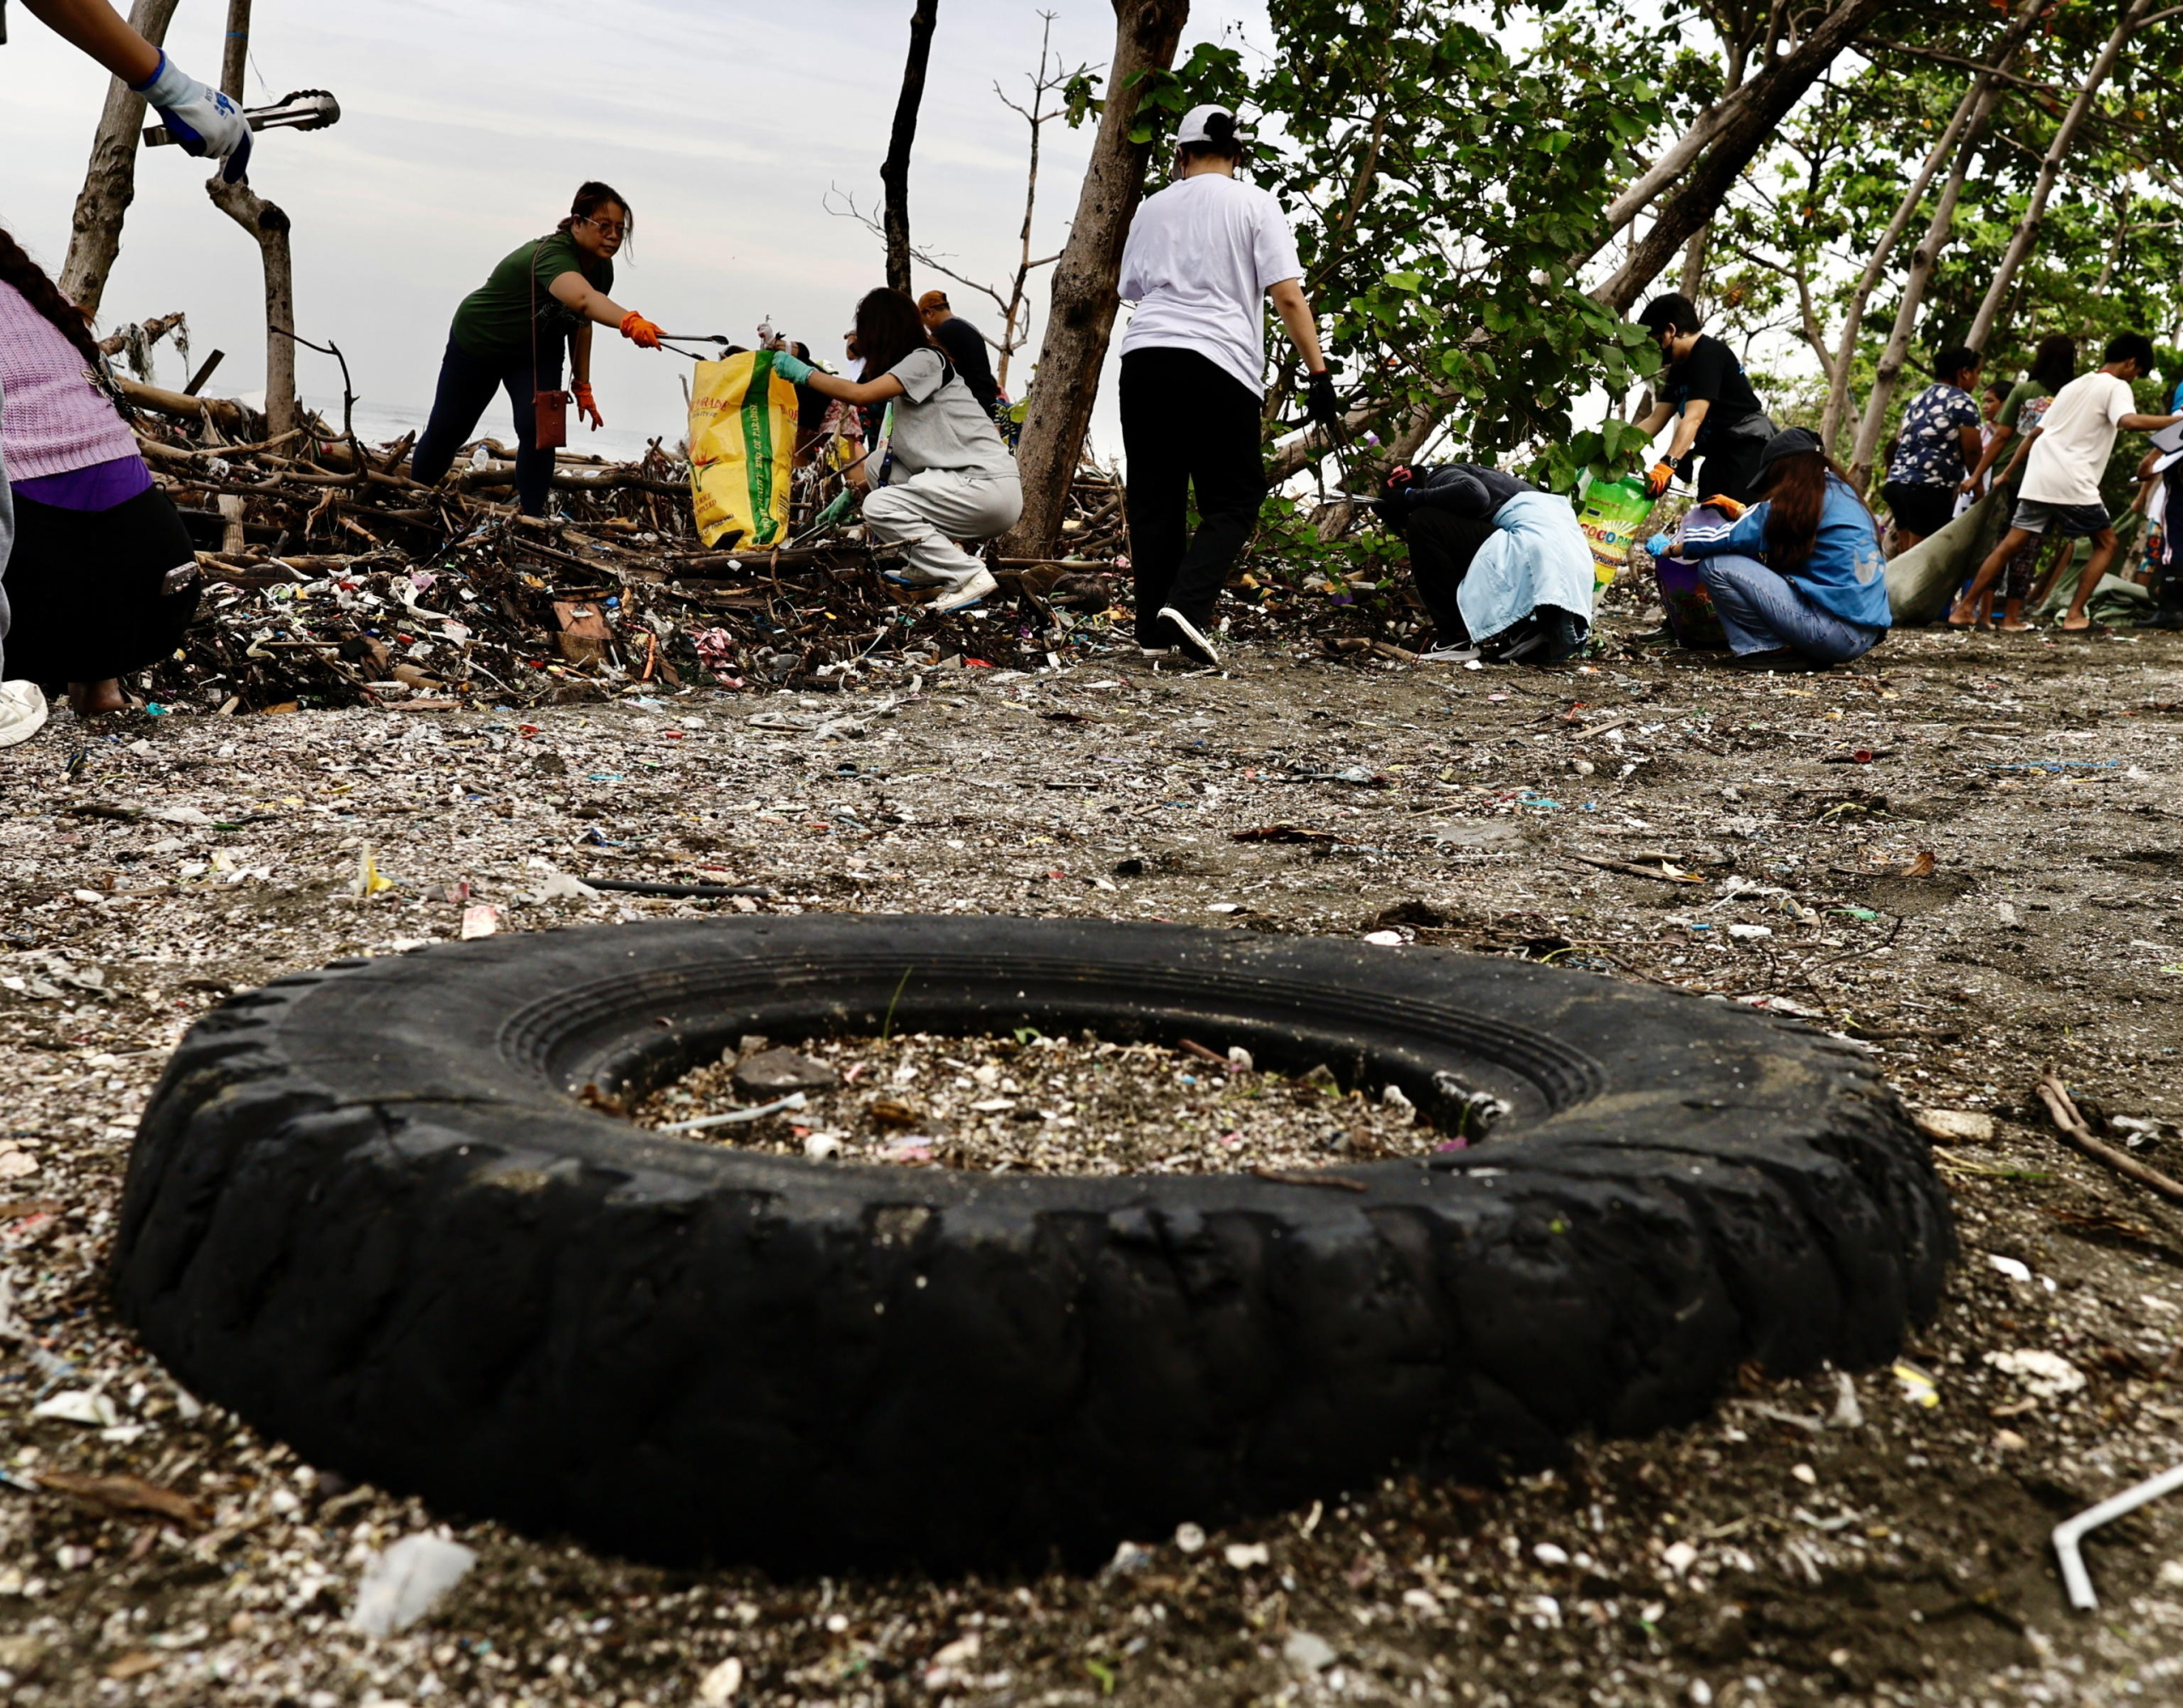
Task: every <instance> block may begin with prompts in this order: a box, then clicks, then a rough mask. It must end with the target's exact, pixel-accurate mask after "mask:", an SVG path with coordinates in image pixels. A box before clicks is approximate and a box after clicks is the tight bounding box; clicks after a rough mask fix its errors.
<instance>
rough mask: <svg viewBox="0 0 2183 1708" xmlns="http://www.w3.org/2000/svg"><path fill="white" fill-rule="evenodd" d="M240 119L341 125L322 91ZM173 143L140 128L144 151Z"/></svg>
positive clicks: (152, 128)
mask: <svg viewBox="0 0 2183 1708" xmlns="http://www.w3.org/2000/svg"><path fill="white" fill-rule="evenodd" d="M0 3H4V0H0ZM242 116H243V117H244V118H245V119H247V120H249V122H250V128H251V129H252V130H324V129H325V128H326V127H327V125H329V124H339V123H340V122H341V103H340V102H339V101H336V100H335V99H334V98H333V96H331V95H329V94H327V92H326V90H322V89H299V90H296V92H295V93H294V94H292V95H284V96H281V98H280V99H279V100H278V101H275V102H274V103H273V104H272V105H271V106H270V107H245V108H244V109H243V113H242ZM173 141H174V136H173V133H172V132H171V131H170V130H168V129H167V127H166V126H165V125H164V124H148V125H146V126H145V127H144V146H145V147H146V148H165V147H166V145H167V144H168V143H170V142H173Z"/></svg>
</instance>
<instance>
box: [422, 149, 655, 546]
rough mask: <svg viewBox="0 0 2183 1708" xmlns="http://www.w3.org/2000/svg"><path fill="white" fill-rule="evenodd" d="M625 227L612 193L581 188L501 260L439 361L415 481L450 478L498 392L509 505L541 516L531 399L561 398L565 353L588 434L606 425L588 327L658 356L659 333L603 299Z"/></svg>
mask: <svg viewBox="0 0 2183 1708" xmlns="http://www.w3.org/2000/svg"><path fill="white" fill-rule="evenodd" d="M630 223H631V222H630V218H629V206H628V203H627V202H625V201H623V200H622V198H621V196H620V194H617V192H616V191H615V190H614V189H613V188H611V187H610V186H608V185H605V184H601V183H588V184H586V185H584V186H583V187H582V188H581V189H579V190H578V191H577V192H576V200H575V202H574V203H573V204H572V205H571V206H570V209H569V217H567V218H566V219H565V220H563V221H562V222H561V223H560V224H559V225H558V226H556V227H555V228H554V229H553V232H552V233H551V234H549V235H547V236H545V237H541V238H539V239H536V240H535V241H532V242H530V243H526V244H524V246H523V247H522V248H520V249H518V250H516V251H514V252H512V253H511V254H510V255H508V256H507V258H505V259H503V260H502V261H501V264H500V265H499V266H497V267H495V268H494V269H493V275H492V277H490V278H489V279H488V280H486V281H485V282H484V284H483V285H481V286H479V287H478V288H477V289H476V290H474V291H472V292H471V293H470V294H469V295H468V296H466V297H465V298H463V299H462V304H461V306H460V307H459V308H457V309H456V310H455V325H454V327H452V328H451V329H450V331H449V333H448V340H447V354H446V355H445V356H443V357H442V358H441V359H440V384H439V391H438V393H437V396H435V397H433V399H432V416H431V420H430V421H428V422H426V426H425V431H424V433H423V435H422V436H421V437H420V438H419V439H418V441H417V449H415V451H414V452H413V453H412V454H411V455H410V459H409V473H410V476H411V478H413V479H416V480H420V481H422V482H424V483H426V485H427V486H430V485H431V484H432V483H434V482H436V481H437V480H438V479H439V478H440V477H441V476H443V475H444V474H445V473H446V472H448V469H449V466H450V465H452V464H453V462H454V461H455V453H456V452H457V451H459V450H460V449H462V445H463V442H464V441H465V440H466V439H467V438H469V437H470V435H471V434H472V432H474V431H477V427H478V417H479V416H481V415H483V414H484V413H485V406H486V405H487V404H489V403H490V402H492V401H493V393H494V392H495V391H499V390H500V389H501V388H502V387H503V386H505V387H506V388H507V394H508V399H509V401H510V402H512V403H513V404H514V405H515V438H516V454H515V489H516V501H517V504H518V507H520V508H521V510H522V511H523V513H524V515H526V516H543V515H544V514H545V513H546V494H547V489H549V488H550V487H551V486H552V485H553V452H552V451H550V450H541V449H539V447H538V445H537V443H536V439H537V424H538V414H537V407H536V401H535V400H536V396H537V394H538V393H539V392H541V391H559V390H560V389H561V350H562V348H563V346H566V347H567V349H568V352H569V362H570V373H571V375H572V377H573V379H574V382H575V388H576V408H578V409H579V410H581V411H582V413H583V414H587V415H588V416H590V417H591V427H592V431H594V432H597V431H599V428H601V427H603V426H605V425H606V424H605V421H604V420H601V419H600V416H599V404H598V402H597V400H596V399H594V397H593V396H592V393H591V329H592V327H594V325H596V326H610V327H618V328H619V329H620V331H621V333H622V337H623V338H626V339H630V340H631V341H632V342H634V343H635V344H639V345H640V346H641V347H642V348H644V349H646V350H657V349H658V348H659V328H658V327H656V326H654V325H653V324H652V323H651V321H648V320H646V318H645V317H644V316H642V315H640V314H635V313H633V312H631V311H629V310H625V309H624V308H622V306H621V304H618V303H617V302H616V301H615V300H614V299H613V298H611V297H610V296H608V295H607V294H606V293H607V292H608V291H610V290H611V289H612V288H613V285H614V257H615V255H616V254H617V252H619V251H620V249H621V247H622V240H624V239H625V238H627V237H628V234H629V226H630Z"/></svg>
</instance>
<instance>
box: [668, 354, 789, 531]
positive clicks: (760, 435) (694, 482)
mask: <svg viewBox="0 0 2183 1708" xmlns="http://www.w3.org/2000/svg"><path fill="white" fill-rule="evenodd" d="M795 447H796V387H795V386H793V385H790V384H789V383H788V381H787V380H785V379H782V378H781V377H780V375H779V374H778V373H774V372H773V352H772V351H771V350H744V351H742V352H741V353H739V354H738V355H735V356H729V357H727V359H726V360H724V361H721V362H699V363H698V371H697V373H696V374H695V375H694V376H693V377H692V379H691V381H690V501H691V505H692V507H693V509H694V510H695V511H696V512H697V519H698V537H699V538H700V539H702V540H703V541H704V542H705V544H706V545H708V546H719V545H721V544H723V543H725V544H726V545H727V547H728V548H729V549H731V550H734V549H738V548H741V547H764V546H779V545H782V544H785V542H786V540H787V536H788V489H789V474H790V461H791V459H792V454H793V452H794V450H795Z"/></svg>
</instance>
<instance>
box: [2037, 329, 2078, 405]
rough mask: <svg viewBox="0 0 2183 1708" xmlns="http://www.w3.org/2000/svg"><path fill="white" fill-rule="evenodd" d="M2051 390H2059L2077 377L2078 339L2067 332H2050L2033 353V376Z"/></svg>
mask: <svg viewBox="0 0 2183 1708" xmlns="http://www.w3.org/2000/svg"><path fill="white" fill-rule="evenodd" d="M2030 377H2031V378H2032V379H2034V380H2035V381H2036V382H2037V383H2038V384H2039V385H2044V386H2045V387H2046V388H2047V390H2048V391H2060V390H2061V389H2062V388H2063V387H2064V385H2068V384H2069V383H2070V381H2071V380H2072V379H2076V377H2077V341H2076V339H2073V338H2071V337H2070V335H2069V334H2068V333H2059V332H2055V333H2047V336H2046V337H2044V338H2042V339H2040V340H2039V348H2038V349H2037V350H2034V351H2033V352H2032V355H2031V376H2030Z"/></svg>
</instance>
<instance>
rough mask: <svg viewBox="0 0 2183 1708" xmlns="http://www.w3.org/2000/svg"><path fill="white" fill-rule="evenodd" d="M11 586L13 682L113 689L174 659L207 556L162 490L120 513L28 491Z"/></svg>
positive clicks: (18, 513) (18, 516)
mask: <svg viewBox="0 0 2183 1708" xmlns="http://www.w3.org/2000/svg"><path fill="white" fill-rule="evenodd" d="M177 570H181V571H183V572H184V573H182V574H180V575H174V572H175V571H177ZM171 575H173V576H174V580H175V582H177V586H176V588H175V589H174V591H172V592H168V591H166V583H167V580H168V577H169V576H171ZM6 585H7V589H8V602H9V605H12V606H13V607H14V625H13V627H11V628H9V631H8V674H9V675H10V676H16V677H20V678H22V679H24V680H28V681H32V682H37V683H39V684H41V685H43V686H54V685H55V684H59V683H63V682H103V681H105V680H107V678H108V677H110V676H125V675H128V674H129V673H130V671H131V670H141V669H143V668H144V667H145V666H146V665H148V664H150V663H154V662H155V661H157V660H158V659H160V658H163V657H165V656H166V655H167V654H168V653H170V652H171V651H174V649H175V647H176V646H177V643H179V642H180V640H181V639H182V630H183V629H185V628H188V626H189V619H190V618H191V617H194V616H195V615H196V612H197V596H198V592H199V588H198V576H197V550H196V547H195V545H194V543H193V542H192V541H191V540H190V537H189V530H188V528H186V527H184V526H183V525H182V518H181V516H180V515H179V514H178V513H177V512H176V510H175V507H174V501H173V500H172V499H171V498H169V497H168V496H167V495H166V494H165V493H164V492H161V491H160V490H159V489H158V488H157V487H153V488H151V489H149V490H148V491H144V492H140V493H138V494H137V495H136V497H134V498H131V499H128V500H126V501H124V502H122V503H119V504H117V505H115V506H114V507H113V508H112V509H110V510H63V509H61V507H59V506H58V505H53V504H40V503H39V502H38V501H37V500H36V499H33V498H26V497H24V496H23V495H22V494H21V493H20V492H18V493H17V494H16V495H15V549H14V553H13V554H12V555H11V556H10V557H9V559H8V565H7V583H6Z"/></svg>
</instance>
